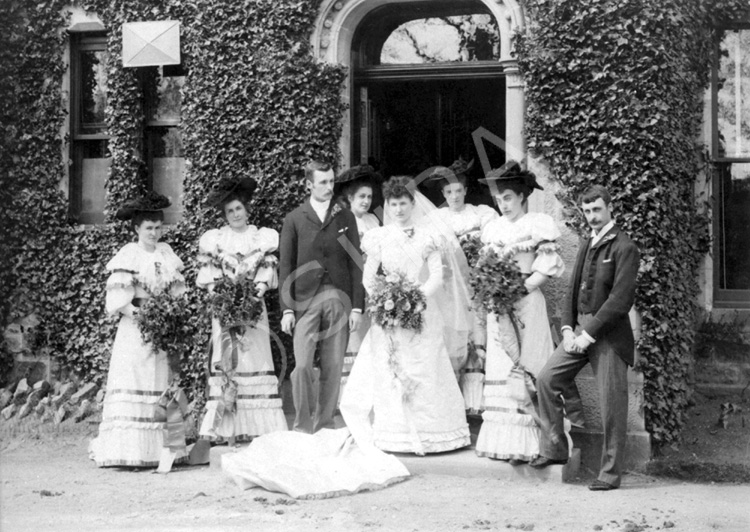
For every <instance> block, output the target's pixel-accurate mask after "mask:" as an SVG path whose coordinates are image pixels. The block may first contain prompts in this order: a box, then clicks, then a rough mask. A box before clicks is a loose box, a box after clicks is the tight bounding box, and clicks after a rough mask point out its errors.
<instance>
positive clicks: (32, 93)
mask: <svg viewBox="0 0 750 532" xmlns="http://www.w3.org/2000/svg"><path fill="white" fill-rule="evenodd" d="M66 3H69V2H58V1H53V0H42V1H39V2H38V1H34V2H31V1H24V0H16V1H10V2H7V3H6V4H8V14H7V16H4V17H2V21H1V22H0V24H1V26H0V30H2V35H0V39H1V40H2V42H0V49H1V50H2V51H1V52H0V53H1V54H2V56H0V57H2V61H3V72H4V75H3V81H2V82H1V83H3V86H2V91H3V95H4V96H5V97H4V98H1V99H0V100H2V104H0V105H1V106H2V107H0V109H2V113H3V114H2V124H3V136H2V142H3V146H2V148H3V149H2V150H1V151H2V175H3V181H4V183H5V182H7V183H8V186H3V187H0V194H2V197H1V198H0V199H2V202H3V206H4V207H5V208H3V209H0V212H2V214H0V216H3V218H2V220H0V223H2V226H3V227H4V228H6V229H5V230H7V231H8V235H7V237H8V238H6V237H5V235H3V239H2V240H3V244H2V245H3V249H2V250H1V251H2V253H0V272H2V273H0V275H2V278H1V279H0V285H1V286H2V288H0V290H2V293H1V294H0V301H2V304H3V308H2V315H1V316H0V321H2V324H5V323H8V321H9V320H10V319H11V318H13V317H15V314H16V313H23V312H26V311H28V310H29V309H33V310H34V311H35V312H36V313H37V315H38V317H39V318H40V319H41V325H40V327H41V329H42V331H43V334H42V335H41V336H40V341H39V346H36V347H43V348H45V349H47V350H49V352H50V353H51V355H52V356H53V357H54V358H56V359H57V360H58V361H59V362H60V363H61V365H62V366H64V367H66V368H68V369H70V370H72V371H75V372H77V373H78V374H80V375H81V376H82V377H83V378H91V379H94V380H97V381H101V380H102V379H103V378H104V376H105V375H106V369H107V364H108V360H109V352H110V348H111V343H112V340H113V338H114V328H115V326H116V321H115V320H114V319H113V318H110V317H107V316H106V314H105V312H104V284H105V281H106V272H105V270H104V265H105V264H106V262H107V261H108V260H109V258H111V257H112V255H113V254H114V252H115V251H116V250H117V249H118V248H119V247H121V246H122V245H123V244H124V243H126V242H128V241H130V240H131V239H132V238H133V236H132V234H131V233H130V232H129V231H128V229H127V228H126V227H124V224H121V223H119V222H116V221H114V218H113V213H114V212H115V211H116V209H117V207H118V205H119V204H120V203H121V202H122V201H123V200H125V199H128V198H131V197H133V196H135V195H137V194H140V193H142V192H143V191H145V190H146V187H147V183H146V176H147V169H146V167H145V161H144V159H143V154H144V150H143V142H144V139H143V134H144V128H143V126H144V120H145V117H144V109H143V96H144V95H143V94H142V88H141V86H142V85H141V84H140V83H139V80H138V77H137V73H136V70H135V69H126V68H122V66H121V65H122V62H121V39H122V36H121V25H122V23H123V22H129V21H140V20H166V19H173V20H179V21H180V23H181V26H182V27H181V39H182V52H183V65H184V67H185V68H186V70H187V72H188V74H187V82H186V85H185V89H184V94H183V105H182V124H181V126H180V131H181V134H182V140H183V146H184V152H185V157H186V160H187V161H188V162H189V163H188V165H187V171H186V174H185V176H184V188H185V195H184V214H183V219H182V221H181V222H180V223H178V224H176V225H175V226H173V227H171V228H170V230H169V231H168V232H167V233H166V235H165V236H164V240H165V241H166V242H168V243H170V244H171V245H172V247H173V248H174V249H175V251H176V252H177V254H178V255H179V256H180V257H182V258H183V260H185V262H186V264H187V271H186V277H187V280H188V283H189V284H190V285H193V286H194V280H195V274H196V261H195V258H196V253H197V241H198V238H199V236H200V234H202V232H203V231H205V230H207V229H209V228H212V227H217V226H218V225H219V224H221V223H222V221H221V219H220V218H219V217H218V216H217V213H216V212H214V211H212V210H207V209H206V208H205V206H204V200H205V198H206V196H207V194H208V192H209V191H210V190H211V188H212V186H213V185H214V184H215V183H216V182H218V180H219V179H221V178H223V177H227V176H237V175H247V176H252V177H254V178H256V179H257V180H258V182H259V189H258V191H257V193H256V196H255V198H254V200H253V204H252V208H251V222H252V223H256V224H259V225H262V226H270V227H273V228H275V229H280V224H281V221H282V219H283V215H285V214H286V213H287V212H288V211H290V210H291V209H292V208H293V207H295V206H296V205H298V204H299V202H300V201H301V199H302V197H303V187H302V184H301V183H300V182H299V180H298V179H297V178H298V177H299V175H300V168H301V167H302V165H303V164H304V162H305V161H306V160H307V159H309V158H310V157H324V158H328V159H331V160H337V159H338V139H339V136H340V134H341V114H342V111H343V104H342V102H341V90H340V89H341V86H342V83H343V80H344V72H343V71H342V69H339V68H336V67H332V66H328V65H324V64H322V63H319V62H317V61H316V60H315V59H314V58H313V56H312V54H311V51H310V46H309V44H308V43H309V33H310V31H311V28H312V24H313V21H314V18H315V16H316V13H317V3H316V1H314V0H302V1H281V2H233V1H232V2H229V1H225V0H196V1H193V2H180V1H179V0H165V1H161V2H159V1H156V2H155V1H152V0H148V1H147V0H143V1H132V0H127V1H125V0H122V1H119V0H116V1H111V0H102V1H98V0H92V1H90V2H82V3H81V6H82V7H84V8H86V9H87V10H90V11H93V12H95V13H96V14H97V15H98V16H99V18H100V19H101V21H102V22H103V23H104V25H105V27H106V28H107V29H108V44H107V49H108V51H109V52H110V54H111V57H112V62H111V68H110V70H109V72H108V103H107V108H106V118H107V124H108V133H109V134H110V135H111V140H110V145H109V146H110V151H111V154H112V164H111V171H110V176H109V179H108V181H107V186H106V192H107V196H106V201H107V206H106V214H107V217H106V219H107V222H108V223H106V224H104V225H100V226H96V227H87V228H82V227H77V226H75V225H70V224H68V222H67V219H66V213H67V200H66V198H65V197H64V195H63V194H62V193H60V192H59V183H60V181H61V179H62V178H63V175H64V173H63V168H62V161H63V158H62V154H63V150H64V149H67V144H65V142H64V141H63V139H62V138H61V135H60V128H61V126H62V125H63V123H64V113H65V109H66V107H67V104H66V101H65V98H66V97H67V95H66V94H63V93H62V92H61V88H62V86H63V85H62V83H63V76H64V74H65V70H66V65H65V64H64V60H63V59H64V50H65V47H66V44H67V38H68V35H67V32H66V31H65V28H67V26H68V17H66V16H65V14H64V10H63V8H64V6H65V5H66ZM9 72H10V73H11V75H6V73H9ZM6 206H7V207H6ZM14 289H15V290H16V291H17V292H16V293H15V294H12V293H11V292H12V291H13V290H14ZM18 291H23V292H24V293H25V294H26V299H25V301H26V303H25V305H24V307H23V309H21V308H19V306H18V304H15V305H14V304H13V302H17V301H19V297H18ZM204 297H205V294H204V293H202V291H200V290H197V289H195V290H191V291H190V306H191V310H192V311H193V312H192V315H193V316H194V318H193V321H192V323H191V327H192V331H193V342H192V343H193V345H194V348H193V349H192V351H191V352H189V353H185V354H184V357H183V361H182V362H183V377H184V378H183V384H184V385H185V386H186V387H187V388H188V389H189V390H191V393H193V394H197V395H199V394H201V393H202V390H203V385H204V379H205V376H204V375H205V374H204V369H203V364H204V362H205V356H206V355H205V352H206V345H207V341H208V331H209V326H208V322H207V320H206V317H205V315H204V313H203V312H202V309H204V308H205V305H204ZM267 302H268V304H269V306H270V308H271V310H272V312H273V310H274V309H276V297H275V294H272V295H269V297H268V299H267ZM271 318H272V321H273V320H274V319H275V318H276V319H277V316H276V315H275V314H273V313H272V316H271ZM272 328H275V329H277V330H278V327H274V324H273V323H272ZM274 344H275V355H276V356H277V357H278V356H280V354H281V353H282V352H286V353H287V354H288V355H291V351H290V350H289V349H286V350H284V349H282V348H281V347H280V346H279V345H278V344H277V343H274ZM287 347H288V346H287ZM6 358H7V357H6ZM277 362H278V360H277ZM280 366H281V364H277V367H280ZM5 375H7V372H3V376H5Z"/></svg>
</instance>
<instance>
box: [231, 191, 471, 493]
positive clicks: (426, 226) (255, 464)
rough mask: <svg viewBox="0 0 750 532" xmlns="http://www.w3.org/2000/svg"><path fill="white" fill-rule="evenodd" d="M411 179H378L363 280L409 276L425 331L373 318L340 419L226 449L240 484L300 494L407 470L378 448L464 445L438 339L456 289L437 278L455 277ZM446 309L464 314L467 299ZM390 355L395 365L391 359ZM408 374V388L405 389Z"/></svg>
mask: <svg viewBox="0 0 750 532" xmlns="http://www.w3.org/2000/svg"><path fill="white" fill-rule="evenodd" d="M408 182H409V180H408V178H392V179H391V180H390V181H389V182H388V183H387V184H386V185H385V187H384V196H385V200H386V216H385V220H386V224H387V225H386V226H384V227H381V228H377V229H373V230H371V231H369V232H368V233H367V234H366V235H365V239H364V242H363V247H364V251H365V253H366V254H367V262H366V264H365V272H364V283H365V287H366V288H368V290H371V289H373V288H374V286H375V284H376V281H377V276H378V275H379V273H378V272H379V271H380V272H382V273H383V274H395V273H396V272H398V274H400V275H402V276H403V277H405V278H407V279H408V280H409V281H412V282H416V284H417V285H418V286H419V287H420V290H421V292H422V293H423V294H424V296H425V300H426V310H425V311H424V315H423V324H424V325H423V329H422V332H421V333H416V332H415V331H408V330H403V329H401V328H399V327H395V328H388V329H384V328H383V327H382V326H381V325H378V324H377V323H373V325H372V327H371V328H370V331H369V332H368V334H367V336H366V337H365V339H364V341H363V344H362V347H361V349H360V351H359V354H358V355H357V358H356V360H355V362H354V367H353V368H352V373H351V375H350V377H349V381H348V383H347V386H346V388H345V390H344V395H343V397H342V400H341V413H342V415H343V417H344V421H345V422H346V424H347V428H342V429H338V430H331V429H323V430H320V431H318V432H317V433H315V434H312V435H310V434H302V433H298V432H276V433H271V434H266V435H263V436H260V437H258V438H256V439H255V440H254V441H253V442H252V443H251V444H250V445H249V446H248V447H247V448H245V449H243V450H242V451H240V452H237V453H233V454H226V455H224V457H223V460H222V469H223V470H224V472H225V473H226V474H228V475H229V476H230V477H231V478H233V479H234V481H235V482H236V483H237V484H238V485H239V486H240V487H242V488H245V489H246V488H250V487H254V486H260V487H263V488H265V489H268V490H271V491H280V492H284V493H287V494H289V495H291V496H292V497H297V498H322V497H334V496H338V495H347V494H352V493H356V492H357V491H361V490H367V489H378V488H382V487H385V486H387V485H389V484H391V483H393V482H398V481H400V480H403V479H405V478H407V477H408V476H409V472H408V470H407V469H406V468H405V467H404V466H403V464H402V463H401V462H399V461H398V459H396V458H395V457H394V456H391V455H388V454H385V453H384V452H383V450H386V451H391V452H408V453H416V454H420V455H421V454H425V453H436V452H442V451H449V450H452V449H458V448H461V447H465V446H467V445H469V443H470V436H469V428H468V425H467V423H466V418H465V415H464V401H463V398H462V396H461V392H460V390H459V388H458V384H457V382H456V379H455V377H454V374H453V370H452V368H451V364H450V360H449V358H448V352H447V350H446V347H445V341H444V339H443V338H444V332H443V331H444V327H445V326H446V323H449V322H451V321H454V320H455V317H454V316H451V320H444V319H443V318H442V316H441V312H442V313H444V314H446V315H449V314H451V312H446V308H445V306H444V304H443V303H442V302H444V301H446V300H447V298H449V297H450V295H451V294H456V293H461V292H460V290H458V289H457V288H456V287H451V286H444V283H443V279H444V278H450V279H453V280H454V281H453V283H455V282H457V281H455V280H456V279H460V276H458V275H452V276H450V275H446V272H445V271H444V266H443V264H444V260H445V255H446V253H445V249H446V245H447V244H446V243H445V242H444V239H445V236H444V235H442V234H441V233H437V232H433V231H432V230H431V229H430V227H431V226H433V225H434V224H433V223H432V221H431V210H433V209H434V206H432V204H431V203H430V202H429V200H427V199H426V198H425V197H424V196H422V195H421V194H420V193H419V192H417V191H416V190H415V191H414V192H412V190H414V189H412V188H410V187H408V186H407V184H408ZM441 253H442V255H443V257H441ZM463 288H464V293H465V287H463ZM438 301H440V302H441V303H437V302H438ZM450 310H451V311H455V313H456V314H459V315H461V314H464V313H468V312H469V306H468V300H467V301H457V302H455V303H454V305H453V307H452V308H451V309H450ZM389 356H395V357H397V358H398V364H397V365H395V366H394V365H392V364H389V363H388V358H389ZM394 368H396V369H395V370H394ZM406 382H409V383H410V385H409V386H408V390H409V393H407V394H404V391H405V387H404V383H406Z"/></svg>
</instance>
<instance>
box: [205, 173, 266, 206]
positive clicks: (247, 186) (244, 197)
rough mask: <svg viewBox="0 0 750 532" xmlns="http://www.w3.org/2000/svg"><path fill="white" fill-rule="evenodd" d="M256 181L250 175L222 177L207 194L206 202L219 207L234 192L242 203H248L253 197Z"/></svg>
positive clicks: (256, 186) (256, 185)
mask: <svg viewBox="0 0 750 532" xmlns="http://www.w3.org/2000/svg"><path fill="white" fill-rule="evenodd" d="M256 188H258V182H257V181H255V179H253V178H252V177H241V178H229V179H222V180H221V181H220V182H219V186H218V187H216V189H215V190H213V191H212V192H211V193H210V194H209V195H208V200H206V203H207V204H208V205H209V206H211V207H217V208H219V209H221V208H223V207H224V203H225V202H226V200H227V198H229V197H230V196H231V195H233V194H236V195H237V196H239V197H240V198H241V201H242V202H243V203H248V202H249V201H250V200H251V199H252V198H253V193H254V192H255V189H256Z"/></svg>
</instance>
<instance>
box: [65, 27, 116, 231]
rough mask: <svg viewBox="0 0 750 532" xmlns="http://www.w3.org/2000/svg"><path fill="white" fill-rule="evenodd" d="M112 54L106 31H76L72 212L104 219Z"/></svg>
mask: <svg viewBox="0 0 750 532" xmlns="http://www.w3.org/2000/svg"><path fill="white" fill-rule="evenodd" d="M108 65H109V54H108V53H107V52H106V37H105V35H104V34H103V33H95V34H81V33H79V34H73V35H72V36H71V54H70V96H71V98H70V107H71V108H70V127H71V136H70V137H71V138H70V161H71V173H70V214H71V217H72V218H73V219H75V220H77V221H78V222H80V223H88V224H93V223H101V222H103V221H104V206H105V193H104V184H105V182H106V180H107V176H108V174H109V166H110V163H111V160H112V159H111V156H110V153H109V135H108V134H107V125H106V121H105V117H104V110H105V108H106V106H107V68H108Z"/></svg>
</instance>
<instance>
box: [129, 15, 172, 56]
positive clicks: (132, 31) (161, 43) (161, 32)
mask: <svg viewBox="0 0 750 532" xmlns="http://www.w3.org/2000/svg"><path fill="white" fill-rule="evenodd" d="M179 64H180V22H179V21H177V20H163V21H157V22H126V23H125V24H123V25H122V65H123V66H124V67H144V66H159V65H179Z"/></svg>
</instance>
